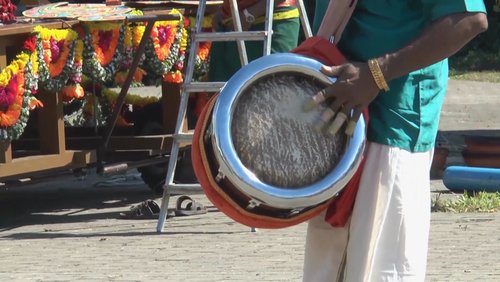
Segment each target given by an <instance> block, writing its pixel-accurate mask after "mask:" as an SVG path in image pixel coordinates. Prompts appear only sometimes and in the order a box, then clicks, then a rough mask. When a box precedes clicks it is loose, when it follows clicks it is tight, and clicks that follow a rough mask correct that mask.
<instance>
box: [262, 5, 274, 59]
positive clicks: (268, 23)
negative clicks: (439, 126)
mask: <svg viewBox="0 0 500 282" xmlns="http://www.w3.org/2000/svg"><path fill="white" fill-rule="evenodd" d="M273 15H274V0H266V18H265V22H264V30H265V31H266V32H267V33H268V34H267V36H266V39H265V40H264V50H263V54H264V56H267V55H269V54H271V41H272V39H273V38H272V36H273Z"/></svg>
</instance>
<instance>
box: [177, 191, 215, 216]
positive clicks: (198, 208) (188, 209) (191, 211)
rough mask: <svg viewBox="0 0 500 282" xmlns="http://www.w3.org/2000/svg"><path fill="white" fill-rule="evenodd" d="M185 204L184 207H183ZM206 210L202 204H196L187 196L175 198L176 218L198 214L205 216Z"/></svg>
mask: <svg viewBox="0 0 500 282" xmlns="http://www.w3.org/2000/svg"><path fill="white" fill-rule="evenodd" d="M184 203H186V204H185V205H183V204H184ZM206 213H207V209H206V208H205V206H203V205H202V204H200V203H198V202H196V201H195V200H193V199H192V198H191V197H189V196H185V195H183V196H180V197H179V198H177V205H176V209H175V215H176V216H190V215H198V214H206Z"/></svg>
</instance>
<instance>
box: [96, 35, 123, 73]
mask: <svg viewBox="0 0 500 282" xmlns="http://www.w3.org/2000/svg"><path fill="white" fill-rule="evenodd" d="M104 32H111V34H110V38H109V39H108V40H109V41H108V40H107V41H108V43H109V45H107V49H106V50H103V48H101V46H100V44H99V43H100V41H101V40H105V39H104V38H103V36H107V34H106V35H104V34H105V33H103V32H101V33H100V30H92V31H91V34H92V47H94V50H95V53H96V56H97V60H98V61H99V63H100V64H101V65H103V66H106V65H108V64H109V63H110V62H111V60H112V59H113V56H114V55H115V51H116V47H117V46H118V38H119V36H120V27H117V28H114V29H110V30H107V31H104Z"/></svg>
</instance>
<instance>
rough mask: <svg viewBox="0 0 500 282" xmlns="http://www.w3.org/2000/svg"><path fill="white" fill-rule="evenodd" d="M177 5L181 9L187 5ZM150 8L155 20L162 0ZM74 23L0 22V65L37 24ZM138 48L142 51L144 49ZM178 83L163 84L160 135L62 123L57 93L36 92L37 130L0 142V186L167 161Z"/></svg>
mask: <svg viewBox="0 0 500 282" xmlns="http://www.w3.org/2000/svg"><path fill="white" fill-rule="evenodd" d="M191 2H193V1H191ZM194 2H195V1H194ZM158 3H159V2H156V4H158ZM192 4H193V3H188V6H187V9H191V12H192V11H193V10H192V9H193V7H194V11H195V10H196V8H195V6H193V5H192ZM215 4H218V3H215ZM135 5H139V6H140V5H142V6H143V7H141V8H144V7H146V6H145V5H147V3H146V4H144V3H142V4H141V3H140V2H136V3H135ZM166 6H172V2H171V1H168V2H167V5H166ZM168 8H171V7H168ZM181 8H182V9H184V10H186V7H181ZM153 9H154V10H155V12H149V13H148V12H146V13H145V17H146V18H145V19H146V20H148V21H151V22H152V23H154V21H155V20H156V19H155V17H158V16H161V15H165V13H164V12H163V13H162V12H161V10H165V5H162V6H161V9H159V8H158V7H157V6H156V7H153ZM146 11H147V10H146ZM159 11H160V12H159ZM187 12H189V11H187ZM148 17H149V18H148ZM143 20H144V19H143ZM76 23H77V21H64V22H63V21H57V20H54V21H48V22H43V23H36V24H30V23H25V24H12V25H5V26H0V67H2V68H3V67H5V66H6V65H7V62H9V61H10V60H11V59H12V58H13V57H14V56H15V55H16V54H17V52H18V50H19V46H20V45H21V44H22V43H23V41H24V40H25V38H26V37H27V36H28V35H29V34H30V33H31V32H32V30H33V28H34V27H35V26H36V25H41V26H44V27H47V28H67V27H68V26H71V25H74V24H76ZM145 34H147V32H145ZM139 49H140V47H139ZM139 52H143V49H141V50H140V51H138V53H139ZM136 56H137V54H136ZM137 64H138V62H137V63H135V64H134V63H133V64H132V68H133V69H132V70H135V68H136V67H137ZM130 73H133V71H130ZM127 80H128V81H126V82H125V85H124V86H123V88H122V91H121V93H120V96H119V97H118V99H117V102H116V105H115V108H114V111H113V116H112V118H111V121H115V122H116V117H117V115H118V112H119V109H120V108H121V106H122V104H123V100H124V96H125V95H126V93H127V90H128V88H129V86H130V82H131V77H130V79H127ZM180 87H181V85H179V84H173V83H168V82H163V83H162V85H161V93H162V98H161V99H160V103H161V107H162V113H163V114H162V121H161V122H162V125H163V132H161V134H159V135H140V136H137V135H136V134H135V133H134V132H133V130H131V129H130V128H125V129H124V128H115V123H114V122H109V123H108V125H107V126H106V127H104V128H94V129H91V128H65V126H64V114H63V102H62V96H61V94H60V93H58V94H55V93H47V92H40V93H38V94H37V98H38V99H40V100H41V101H42V102H43V104H44V107H43V108H40V109H37V110H35V111H34V112H32V113H31V114H30V122H31V120H32V119H34V120H36V121H37V123H38V124H37V125H38V128H39V129H40V130H37V132H35V133H33V134H29V133H27V134H23V136H22V137H21V138H20V139H19V140H15V141H11V142H6V141H0V185H3V186H7V187H8V186H13V185H17V184H20V183H25V182H26V180H29V183H32V182H34V181H43V180H45V179H47V178H50V179H52V178H53V177H54V176H62V175H71V174H85V173H86V172H87V171H88V170H89V169H92V170H93V169H95V170H96V172H97V173H99V174H111V173H118V172H124V171H126V170H128V169H131V168H137V167H144V166H150V165H155V164H159V163H163V164H166V163H167V162H168V152H169V150H170V149H171V145H172V143H171V142H172V133H173V132H174V130H175V125H176V118H177V114H178V110H179V100H180V95H179V94H180ZM32 116H33V117H32ZM186 130H187V128H186ZM155 134H158V133H155ZM25 135H26V136H25ZM165 172H166V168H165Z"/></svg>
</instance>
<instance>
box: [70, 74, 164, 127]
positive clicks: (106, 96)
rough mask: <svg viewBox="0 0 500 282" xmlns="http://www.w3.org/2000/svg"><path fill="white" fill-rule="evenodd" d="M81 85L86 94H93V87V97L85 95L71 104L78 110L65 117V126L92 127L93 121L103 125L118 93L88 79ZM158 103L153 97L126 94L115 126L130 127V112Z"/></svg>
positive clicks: (131, 122)
mask: <svg viewBox="0 0 500 282" xmlns="http://www.w3.org/2000/svg"><path fill="white" fill-rule="evenodd" d="M82 85H83V87H84V89H85V90H84V91H87V92H93V88H94V87H95V95H86V96H85V98H84V99H83V100H81V101H80V100H79V101H74V103H77V104H74V103H73V102H72V103H73V104H74V105H77V106H78V110H77V111H76V112H71V113H68V114H66V115H65V117H64V121H65V124H66V125H68V126H84V125H94V124H93V123H94V121H97V122H98V125H105V124H106V123H107V121H108V119H109V117H110V116H111V113H112V112H113V108H114V105H115V104H116V100H117V98H118V96H119V93H117V92H115V91H114V90H111V89H109V88H106V87H102V86H101V85H100V84H94V83H93V82H92V81H90V79H85V80H84V81H83V82H82ZM158 101H159V98H158V97H154V96H148V97H144V96H141V95H135V94H130V93H129V94H127V95H126V96H125V100H124V104H123V107H122V111H121V112H120V114H119V115H118V119H117V125H118V126H131V125H132V124H133V122H134V120H133V118H130V116H132V115H131V113H132V112H134V111H137V110H138V109H140V108H141V107H143V106H145V105H147V104H150V103H155V102H158ZM68 105H70V104H68ZM96 106H97V108H96ZM94 116H95V117H94Z"/></svg>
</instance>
